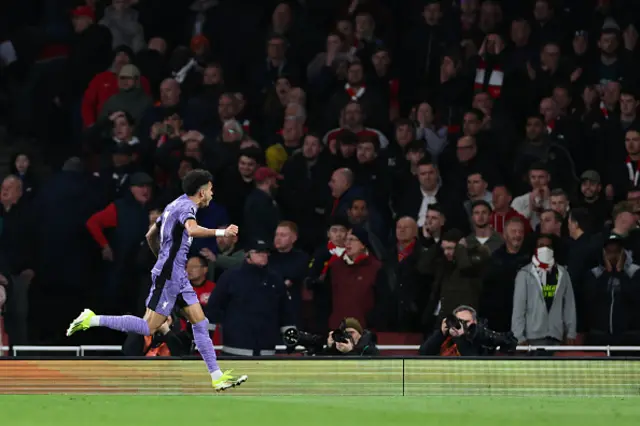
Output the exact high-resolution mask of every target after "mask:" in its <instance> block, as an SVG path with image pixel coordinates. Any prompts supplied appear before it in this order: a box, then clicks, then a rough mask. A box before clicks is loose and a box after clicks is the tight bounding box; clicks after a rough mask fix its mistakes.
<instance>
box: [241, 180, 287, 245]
mask: <svg viewBox="0 0 640 426" xmlns="http://www.w3.org/2000/svg"><path fill="white" fill-rule="evenodd" d="M281 179H282V176H281V175H279V174H278V173H276V172H274V171H273V170H271V169H270V168H268V167H260V168H259V169H258V170H256V173H255V176H254V181H255V184H256V187H255V189H254V190H253V191H252V192H251V194H249V196H248V197H247V201H246V202H245V205H244V220H243V222H244V230H243V231H242V234H241V235H242V238H243V239H244V241H252V240H263V241H269V242H271V241H273V237H274V235H275V232H276V228H277V227H278V223H279V222H280V217H281V213H280V207H279V206H278V203H277V202H276V200H275V199H274V192H275V190H276V189H277V188H278V180H281Z"/></svg>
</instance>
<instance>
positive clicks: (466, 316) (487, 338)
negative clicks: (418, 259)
mask: <svg viewBox="0 0 640 426" xmlns="http://www.w3.org/2000/svg"><path fill="white" fill-rule="evenodd" d="M517 343H518V342H517V340H516V339H515V337H513V334H512V333H511V332H508V333H496V332H495V331H492V330H489V329H488V328H487V327H486V326H485V325H484V324H482V323H478V316H477V314H476V310H475V309H473V308H472V307H471V306H465V305H461V306H458V307H457V308H456V309H455V310H454V311H453V315H448V316H447V317H446V318H445V319H443V320H442V325H441V326H440V329H439V330H436V331H434V332H433V334H432V335H431V336H430V337H429V338H428V339H427V341H426V342H424V343H423V344H422V346H420V350H419V351H418V353H419V354H420V355H431V356H434V355H439V356H484V355H491V354H492V353H493V352H495V351H496V349H498V348H500V350H501V351H502V352H512V351H514V350H515V349H516V345H517Z"/></svg>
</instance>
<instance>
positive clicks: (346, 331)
mask: <svg viewBox="0 0 640 426" xmlns="http://www.w3.org/2000/svg"><path fill="white" fill-rule="evenodd" d="M379 354H380V351H378V348H377V347H376V344H375V342H374V338H373V334H372V333H371V332H370V331H369V330H364V329H363V328H362V326H361V325H360V322H359V321H358V320H357V319H355V318H345V319H344V320H343V321H342V323H341V324H340V327H339V328H338V329H337V330H334V331H331V332H330V333H329V337H327V346H326V348H325V350H324V352H323V355H344V356H363V355H365V356H366V355H369V356H372V355H379Z"/></svg>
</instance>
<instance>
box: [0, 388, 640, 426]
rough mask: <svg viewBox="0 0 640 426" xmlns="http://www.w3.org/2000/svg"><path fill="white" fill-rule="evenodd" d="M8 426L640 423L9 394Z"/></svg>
mask: <svg viewBox="0 0 640 426" xmlns="http://www.w3.org/2000/svg"><path fill="white" fill-rule="evenodd" d="M0 407H1V408H0V424H2V426H18V425H20V426H23V425H48V426H63V425H64V426H73V425H82V426H107V425H109V426H111V425H117V426H125V425H136V426H137V425H152V426H165V425H166V426H177V425H190V426H198V425H231V426H236V425H296V424H298V425H305V426H313V425H322V426H327V425H331V424H339V425H355V424H363V425H367V426H378V425H446V424H449V423H452V424H469V425H474V426H485V425H487V426H488V425H491V426H495V425H522V426H538V425H544V426H548V425H562V426H574V425H575V426H589V425H594V426H595V425H598V426H602V425H609V426H613V425H615V426H626V425H637V424H638V419H639V418H640V405H639V404H638V399H636V398H624V399H620V398H584V399H578V398H571V399H568V398H538V397H536V398H509V397H504V398H492V397H426V398H425V397H364V396H359V397H335V396H318V397H309V396H286V397H285V396H283V397H268V396H261V397H247V396H240V397H228V396H227V395H211V396H141V395H138V396H124V395H123V396H116V395H91V396H80V395H75V396H67V395H23V396H16V395H6V396H0Z"/></svg>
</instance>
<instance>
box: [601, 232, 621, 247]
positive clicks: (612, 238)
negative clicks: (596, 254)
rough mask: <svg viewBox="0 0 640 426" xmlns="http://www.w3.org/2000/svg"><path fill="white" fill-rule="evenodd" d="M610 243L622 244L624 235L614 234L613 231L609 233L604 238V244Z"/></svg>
mask: <svg viewBox="0 0 640 426" xmlns="http://www.w3.org/2000/svg"><path fill="white" fill-rule="evenodd" d="M612 243H617V244H624V237H623V236H622V235H620V234H615V233H613V232H612V233H611V234H610V235H609V237H607V239H606V240H604V245H605V246H606V245H608V244H612Z"/></svg>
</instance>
